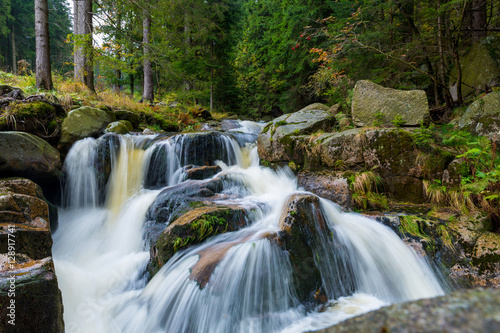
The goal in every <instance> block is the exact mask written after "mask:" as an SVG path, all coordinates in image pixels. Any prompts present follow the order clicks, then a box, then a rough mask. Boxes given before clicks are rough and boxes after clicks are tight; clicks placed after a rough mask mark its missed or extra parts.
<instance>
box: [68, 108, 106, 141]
mask: <svg viewBox="0 0 500 333" xmlns="http://www.w3.org/2000/svg"><path fill="white" fill-rule="evenodd" d="M110 122H111V117H110V116H109V115H108V114H107V113H106V112H105V111H103V110H100V109H96V108H93V107H90V106H83V107H80V108H78V109H75V110H72V111H70V112H69V113H68V116H67V117H66V119H64V122H63V124H62V134H61V140H59V144H58V148H59V149H62V150H69V148H70V146H71V145H72V144H73V143H74V142H76V141H78V140H81V139H84V138H87V137H98V136H100V135H101V134H102V133H103V131H104V129H105V128H106V126H108V124H109V123H110Z"/></svg>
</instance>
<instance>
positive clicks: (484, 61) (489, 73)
mask: <svg viewBox="0 0 500 333" xmlns="http://www.w3.org/2000/svg"><path fill="white" fill-rule="evenodd" d="M497 42H498V40H497ZM460 66H461V69H462V96H463V97H464V98H465V99H467V98H470V97H472V96H474V95H476V94H477V93H478V92H479V91H484V90H485V88H486V87H492V86H495V85H498V84H499V83H500V64H499V62H498V58H496V59H495V57H494V56H493V55H492V54H491V52H490V50H489V49H488V46H487V45H485V44H483V43H476V44H474V45H473V46H472V48H471V49H470V50H469V51H468V52H467V53H466V54H465V55H464V56H463V57H462V59H460ZM456 72H457V70H456V67H455V68H454V69H453V74H452V75H451V80H450V92H451V94H452V97H453V98H454V99H455V100H456V99H457V86H456V80H455V79H454V78H456V77H457V73H456Z"/></svg>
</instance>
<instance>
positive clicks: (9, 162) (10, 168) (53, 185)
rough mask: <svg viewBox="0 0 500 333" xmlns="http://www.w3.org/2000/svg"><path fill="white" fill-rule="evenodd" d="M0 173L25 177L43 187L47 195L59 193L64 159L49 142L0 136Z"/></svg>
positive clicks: (11, 134) (14, 134)
mask: <svg viewBox="0 0 500 333" xmlns="http://www.w3.org/2000/svg"><path fill="white" fill-rule="evenodd" d="M0 173H1V174H2V176H3V177H15V176H18V177H25V178H29V179H31V180H33V181H34V182H36V183H37V184H40V185H41V186H42V188H43V189H44V190H45V193H47V194H49V195H54V193H55V192H58V191H59V177H60V176H61V158H60V155H59V152H58V151H57V150H56V149H55V148H53V147H52V146H51V145H49V144H48V143H47V142H46V141H44V140H42V139H40V138H39V137H37V136H34V135H32V134H29V133H24V132H0Z"/></svg>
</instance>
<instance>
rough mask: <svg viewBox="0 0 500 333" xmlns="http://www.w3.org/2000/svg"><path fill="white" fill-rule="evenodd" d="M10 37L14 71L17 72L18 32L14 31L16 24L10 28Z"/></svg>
mask: <svg viewBox="0 0 500 333" xmlns="http://www.w3.org/2000/svg"><path fill="white" fill-rule="evenodd" d="M10 38H11V47H12V73H14V74H17V51H16V34H15V32H14V24H13V25H12V28H11V30H10Z"/></svg>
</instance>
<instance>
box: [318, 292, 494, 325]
mask: <svg viewBox="0 0 500 333" xmlns="http://www.w3.org/2000/svg"><path fill="white" fill-rule="evenodd" d="M499 307H500V289H486V290H484V289H473V290H461V291H455V292H453V293H451V294H448V295H445V296H441V297H437V298H431V299H423V300H417V301H412V302H407V303H403V304H394V305H390V306H387V307H383V308H381V309H378V310H375V311H372V312H368V313H365V314H362V315H360V316H357V317H354V318H350V319H347V320H345V321H343V322H341V323H338V324H336V325H334V326H332V327H329V328H326V329H322V330H319V331H315V332H316V333H348V332H365V333H380V332H498V331H499V330H500V320H499V318H498V308H499Z"/></svg>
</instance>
